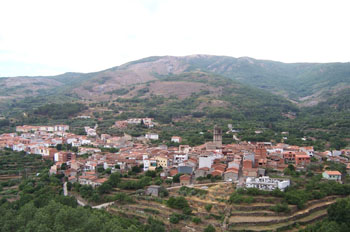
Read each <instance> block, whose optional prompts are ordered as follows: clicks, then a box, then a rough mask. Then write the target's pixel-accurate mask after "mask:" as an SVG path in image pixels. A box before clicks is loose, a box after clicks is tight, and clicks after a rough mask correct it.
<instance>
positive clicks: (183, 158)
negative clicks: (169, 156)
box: [174, 154, 188, 164]
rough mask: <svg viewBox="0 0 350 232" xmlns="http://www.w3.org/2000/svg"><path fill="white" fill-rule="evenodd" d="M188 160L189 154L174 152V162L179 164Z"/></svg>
mask: <svg viewBox="0 0 350 232" xmlns="http://www.w3.org/2000/svg"><path fill="white" fill-rule="evenodd" d="M186 160H188V154H174V163H176V164H179V163H182V162H184V161H186Z"/></svg>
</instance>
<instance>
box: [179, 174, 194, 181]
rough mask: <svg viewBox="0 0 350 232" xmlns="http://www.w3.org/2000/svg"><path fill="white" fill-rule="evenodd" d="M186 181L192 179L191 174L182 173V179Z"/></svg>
mask: <svg viewBox="0 0 350 232" xmlns="http://www.w3.org/2000/svg"><path fill="white" fill-rule="evenodd" d="M184 180H185V181H186V180H191V176H189V175H182V176H180V181H184Z"/></svg>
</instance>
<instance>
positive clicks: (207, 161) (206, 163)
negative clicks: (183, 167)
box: [198, 156, 215, 169]
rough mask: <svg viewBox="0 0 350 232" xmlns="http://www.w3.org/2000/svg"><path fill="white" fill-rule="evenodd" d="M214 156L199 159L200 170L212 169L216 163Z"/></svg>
mask: <svg viewBox="0 0 350 232" xmlns="http://www.w3.org/2000/svg"><path fill="white" fill-rule="evenodd" d="M214 159H215V158H214V157H213V156H200V157H199V167H198V168H205V167H206V168H209V169H210V168H211V165H212V164H213V162H214Z"/></svg>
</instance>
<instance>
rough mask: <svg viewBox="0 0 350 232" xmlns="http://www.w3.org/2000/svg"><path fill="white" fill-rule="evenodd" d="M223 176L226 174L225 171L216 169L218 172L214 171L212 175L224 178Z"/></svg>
mask: <svg viewBox="0 0 350 232" xmlns="http://www.w3.org/2000/svg"><path fill="white" fill-rule="evenodd" d="M223 174H224V171H222V170H219V169H216V170H214V171H212V172H211V175H212V176H220V177H222V176H223Z"/></svg>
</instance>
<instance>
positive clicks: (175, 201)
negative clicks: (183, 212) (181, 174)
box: [166, 197, 189, 209]
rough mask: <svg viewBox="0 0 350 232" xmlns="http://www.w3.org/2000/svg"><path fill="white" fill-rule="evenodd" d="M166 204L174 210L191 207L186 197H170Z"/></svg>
mask: <svg viewBox="0 0 350 232" xmlns="http://www.w3.org/2000/svg"><path fill="white" fill-rule="evenodd" d="M166 204H167V205H168V206H169V207H170V208H173V209H184V208H186V207H189V205H188V203H187V200H186V198H184V197H170V198H169V200H168V201H167V203H166Z"/></svg>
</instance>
